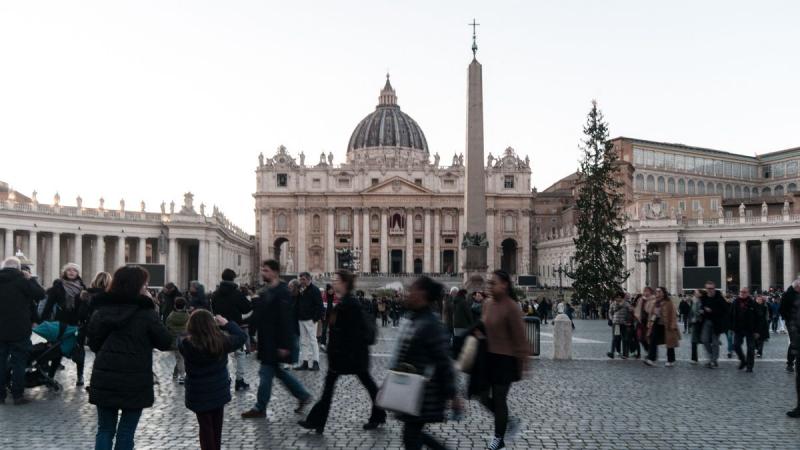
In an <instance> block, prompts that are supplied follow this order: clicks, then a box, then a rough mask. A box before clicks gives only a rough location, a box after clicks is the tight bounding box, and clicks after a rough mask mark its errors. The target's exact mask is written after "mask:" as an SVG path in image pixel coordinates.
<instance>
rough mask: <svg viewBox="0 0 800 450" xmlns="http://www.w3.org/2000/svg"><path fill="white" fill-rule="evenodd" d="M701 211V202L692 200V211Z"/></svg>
mask: <svg viewBox="0 0 800 450" xmlns="http://www.w3.org/2000/svg"><path fill="white" fill-rule="evenodd" d="M698 209H700V200H692V211H697V210H698Z"/></svg>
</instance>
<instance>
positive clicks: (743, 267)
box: [739, 241, 750, 289]
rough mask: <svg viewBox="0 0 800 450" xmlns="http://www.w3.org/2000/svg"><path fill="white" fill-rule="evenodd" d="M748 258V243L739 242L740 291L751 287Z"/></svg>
mask: <svg viewBox="0 0 800 450" xmlns="http://www.w3.org/2000/svg"><path fill="white" fill-rule="evenodd" d="M747 266H748V258H747V241H739V289H741V288H743V287H750V277H749V271H748V270H747V269H748V267H747Z"/></svg>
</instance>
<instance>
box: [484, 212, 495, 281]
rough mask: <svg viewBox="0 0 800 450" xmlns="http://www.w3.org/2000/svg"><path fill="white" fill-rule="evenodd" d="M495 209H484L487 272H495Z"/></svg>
mask: <svg viewBox="0 0 800 450" xmlns="http://www.w3.org/2000/svg"><path fill="white" fill-rule="evenodd" d="M494 221H495V209H494V208H486V240H487V241H489V248H488V249H487V250H486V266H487V267H488V269H489V271H490V272H491V271H492V270H495V269H496V267H495V265H494V257H495V255H496V254H497V248H496V245H495V244H496V242H495V239H494Z"/></svg>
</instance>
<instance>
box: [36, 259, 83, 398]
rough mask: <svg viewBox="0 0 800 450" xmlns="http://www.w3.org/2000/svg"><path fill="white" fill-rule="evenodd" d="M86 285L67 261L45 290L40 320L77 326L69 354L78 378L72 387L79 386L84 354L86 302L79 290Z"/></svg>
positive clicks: (53, 368)
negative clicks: (73, 344)
mask: <svg viewBox="0 0 800 450" xmlns="http://www.w3.org/2000/svg"><path fill="white" fill-rule="evenodd" d="M85 289H86V286H85V285H84V284H83V280H81V268H80V266H79V265H77V264H75V263H67V264H66V265H65V266H64V267H63V268H62V269H61V277H59V278H58V279H57V280H55V281H53V286H52V287H50V289H48V290H47V303H45V306H44V310H43V311H42V317H41V318H40V319H41V320H42V321H46V320H55V321H57V322H60V323H62V324H65V325H69V326H74V327H78V334H77V343H76V344H75V347H74V349H73V351H72V354H71V355H64V356H68V357H70V358H71V359H72V360H73V361H74V362H75V366H76V369H77V374H78V379H77V381H76V382H75V386H83V367H84V360H85V358H86V353H85V352H84V350H83V346H84V344H85V342H86V332H85V325H86V322H87V321H88V320H89V314H88V307H87V306H88V303H87V302H84V301H83V297H82V296H81V293H82V292H83V291H84V290H85ZM60 364H61V360H60V359H59V360H58V361H52V362H51V366H50V368H49V371H48V372H49V375H50V376H51V377H53V376H55V373H56V370H57V369H58V366H59V365H60Z"/></svg>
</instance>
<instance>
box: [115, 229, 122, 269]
mask: <svg viewBox="0 0 800 450" xmlns="http://www.w3.org/2000/svg"><path fill="white" fill-rule="evenodd" d="M114 256H115V257H116V263H115V266H116V267H114V270H117V269H119V268H120V267H122V266H124V265H125V236H118V237H117V254H116V255H114Z"/></svg>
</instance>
